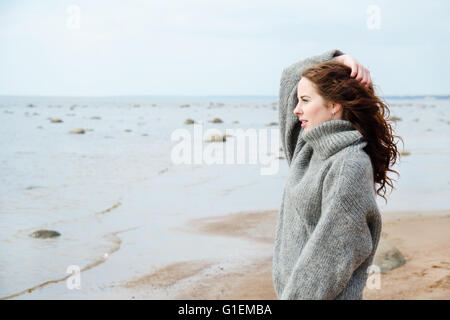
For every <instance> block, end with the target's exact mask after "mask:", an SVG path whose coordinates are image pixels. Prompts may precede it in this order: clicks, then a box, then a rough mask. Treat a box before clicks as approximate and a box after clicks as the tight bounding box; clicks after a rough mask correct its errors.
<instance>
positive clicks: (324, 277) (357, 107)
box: [273, 50, 398, 299]
mask: <svg viewBox="0 0 450 320" xmlns="http://www.w3.org/2000/svg"><path fill="white" fill-rule="evenodd" d="M385 111H389V109H388V108H387V106H386V105H385V104H384V103H383V102H382V101H381V100H380V99H379V98H378V97H377V96H376V95H375V94H374V91H373V87H372V84H371V79H370V74H369V72H368V71H367V69H365V68H364V67H363V66H361V65H360V64H359V63H358V62H357V61H356V60H355V59H353V58H351V57H350V56H348V55H344V54H343V53H342V52H341V51H339V50H331V51H328V52H325V53H324V54H322V55H319V56H315V57H312V58H309V59H306V60H303V61H300V62H298V63H295V64H294V65H291V66H290V67H288V68H286V69H285V70H284V71H283V74H282V77H281V86H280V96H279V116H280V130H281V139H282V145H283V149H284V151H285V154H286V159H287V161H288V165H289V175H288V177H287V181H286V186H285V189H284V193H283V200H282V203H281V208H280V215H279V218H278V223H277V227H276V237H275V245H274V255H273V283H274V288H275V292H276V294H277V296H278V298H279V299H362V292H363V289H364V286H365V284H366V281H367V277H368V273H367V272H369V271H371V270H370V269H368V268H369V266H370V265H371V263H372V261H373V257H374V254H375V251H376V249H377V246H378V241H379V238H380V233H381V223H382V221H381V216H380V212H379V210H378V206H377V202H376V195H377V193H378V194H379V195H380V196H382V197H383V198H385V197H384V195H383V194H381V191H383V190H384V189H385V184H386V183H387V184H388V185H390V186H391V187H392V183H391V179H390V178H388V177H387V176H386V172H387V171H392V172H396V171H395V170H391V169H390V168H389V165H390V164H394V163H395V160H396V158H397V153H398V151H397V148H396V145H395V144H394V143H393V135H392V129H391V126H390V125H389V123H387V121H386V119H385V118H384V115H385ZM396 173H397V172H396ZM397 174H398V173H397ZM375 183H378V184H380V188H379V189H378V190H377V191H376V190H375ZM385 199H386V198H385Z"/></svg>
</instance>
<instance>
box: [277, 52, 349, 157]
mask: <svg viewBox="0 0 450 320" xmlns="http://www.w3.org/2000/svg"><path fill="white" fill-rule="evenodd" d="M342 54H343V53H342V52H341V51H339V50H335V49H334V50H329V51H326V52H324V53H322V54H320V55H317V56H313V57H309V58H307V59H304V60H301V61H298V62H296V63H294V64H292V65H290V66H288V67H286V68H285V69H283V72H282V74H281V80H280V90H279V98H278V106H279V107H278V115H279V122H280V137H281V144H282V146H283V150H284V152H285V155H286V159H287V162H288V165H290V164H291V160H292V156H293V154H294V149H295V146H296V145H297V138H298V136H299V134H300V131H301V130H302V129H303V128H302V127H301V124H300V122H299V121H298V118H297V117H296V116H295V115H294V114H293V111H294V109H295V106H296V105H297V102H298V99H297V85H298V82H299V81H300V79H301V73H302V71H303V70H305V69H307V68H309V67H311V66H313V65H314V64H318V63H321V62H325V61H328V60H331V59H333V58H334V57H336V56H340V55H342Z"/></svg>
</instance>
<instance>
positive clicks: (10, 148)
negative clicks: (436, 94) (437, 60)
mask: <svg viewBox="0 0 450 320" xmlns="http://www.w3.org/2000/svg"><path fill="white" fill-rule="evenodd" d="M392 105H393V110H392V111H393V113H392V115H393V116H396V117H397V118H398V119H401V120H398V121H397V133H398V134H399V135H401V136H402V137H403V139H404V141H405V145H404V148H403V146H402V145H401V144H400V149H401V148H403V150H404V151H407V153H405V156H403V157H402V159H401V161H400V163H398V164H397V165H396V167H395V170H398V171H399V172H400V177H397V176H396V175H392V177H393V178H394V179H395V180H397V181H396V182H395V186H396V189H395V190H394V191H393V192H392V194H389V193H388V195H387V196H388V200H389V201H388V203H386V204H385V203H384V201H383V200H382V199H377V200H378V204H379V208H380V211H381V212H382V213H383V222H384V223H385V225H384V229H383V231H384V235H385V237H386V238H387V239H389V241H390V242H391V243H392V244H393V245H395V246H396V247H397V248H398V249H399V250H400V252H401V253H402V254H403V255H404V257H405V259H406V260H407V262H406V264H405V265H403V266H401V267H399V268H398V269H394V270H392V271H389V272H387V273H385V274H383V275H382V290H366V292H365V298H366V299H396V298H401V299H408V298H412V299H422V298H425V299H428V298H430V299H436V298H447V299H448V298H449V294H448V293H446V292H448V291H449V290H448V289H449V265H448V263H449V260H448V257H449V256H450V255H449V251H448V249H447V250H446V248H447V247H448V244H449V242H450V241H449V240H450V239H449V236H448V230H449V222H448V221H449V220H448V219H449V218H448V216H449V215H450V210H449V208H448V201H446V199H448V196H449V188H448V186H449V181H450V180H449V174H448V172H449V170H448V169H449V165H448V154H449V149H448V146H449V138H448V137H450V135H448V134H447V133H448V131H449V130H450V126H449V125H448V124H449V123H448V122H447V121H448V120H447V119H446V110H448V106H449V100H448V99H442V100H438V99H431V98H424V99H409V100H408V99H406V100H400V99H397V100H394V101H393V103H392ZM255 114H257V115H258V116H257V117H255ZM277 117H278V110H277V102H276V98H271V97H260V98H248V99H244V98H227V99H225V98H223V99H222V98H220V99H218V98H217V99H210V98H209V97H203V98H198V99H197V98H196V99H194V98H190V99H185V98H164V99H163V98H160V99H155V98H151V97H148V98H125V97H124V98H120V99H119V98H108V97H105V98H95V99H94V98H58V97H33V98H30V97H0V118H1V121H2V123H3V124H4V125H3V126H1V127H0V133H1V134H2V136H4V137H5V139H3V140H2V142H3V143H0V146H1V148H0V149H1V155H2V160H1V161H0V172H1V176H2V179H3V182H4V183H3V184H1V185H0V195H1V196H0V217H1V220H2V222H3V223H2V224H0V231H1V232H0V252H1V253H2V254H1V255H0V299H274V298H276V297H275V293H274V290H273V285H272V272H271V266H272V251H273V238H274V232H275V226H276V219H277V215H278V210H277V209H278V208H279V205H280V201H281V197H282V192H283V188H284V185H285V181H286V178H287V175H288V170H289V168H288V166H287V163H286V161H285V159H284V158H283V157H282V155H283V152H282V150H280V149H279V146H278V145H274V146H273V148H272V146H271V148H269V149H267V150H265V149H261V150H259V149H258V148H256V147H255V146H256V144H250V143H248V144H246V145H244V148H243V150H248V151H249V155H250V153H252V154H254V155H258V157H257V160H258V161H256V162H255V163H252V162H250V161H249V160H248V159H247V160H248V161H245V163H244V164H240V163H231V164H220V163H213V164H210V163H206V162H205V161H200V162H199V163H197V162H193V163H175V162H174V161H173V158H172V151H173V150H174V148H175V147H176V146H179V143H180V142H177V141H174V140H173V139H172V133H174V132H180V130H181V131H182V132H185V133H187V134H188V136H189V137H192V142H193V144H194V145H196V146H199V147H201V148H203V151H205V150H206V151H207V150H210V149H209V148H210V146H211V144H210V143H209V142H206V141H204V138H206V136H207V134H206V133H207V130H210V129H217V130H219V131H220V132H222V133H225V132H226V130H228V129H243V130H248V129H250V130H255V129H258V130H262V132H266V133H267V134H268V135H269V133H270V136H272V135H271V132H272V130H274V131H275V132H278V127H277V123H274V122H273V121H274V119H275V120H276V119H277ZM215 118H220V119H222V121H223V122H214V121H213V119H215ZM188 119H193V120H195V122H197V123H198V124H202V126H201V128H202V133H203V136H202V135H197V134H196V132H197V131H196V127H193V126H192V124H186V122H185V121H186V120H188ZM77 128H78V129H83V130H84V133H83V134H73V133H71V132H72V130H74V129H77ZM258 132H259V131H258ZM273 138H278V137H277V136H276V135H274V136H273ZM237 140H238V139H235V138H233V137H232V136H231V137H228V138H227V139H226V141H225V142H223V143H219V144H215V145H216V146H218V147H217V150H218V155H220V148H223V150H224V151H225V154H227V152H228V151H226V150H225V147H229V146H233V147H237ZM9 141H14V143H9ZM255 141H256V140H255ZM274 141H276V140H275V139H274ZM194 142H195V143H194ZM401 150H402V149H401ZM250 151H251V152H250ZM256 151H261V152H256ZM280 156H281V157H280ZM205 159H206V158H205ZM205 159H203V160H205ZM272 165H273V168H275V169H276V170H275V171H274V174H269V175H263V174H262V173H261V172H262V169H264V168H270V167H271V166H272ZM43 229H45V230H47V229H48V230H54V231H56V232H58V233H59V234H60V236H58V237H56V238H49V239H37V238H34V237H31V236H30V235H31V234H32V233H34V232H36V231H38V230H43ZM73 267H75V268H79V270H80V271H81V289H79V290H75V289H73V288H71V286H70V285H69V282H70V281H69V280H70V279H71V277H70V276H71V273H70V272H68V270H72V269H71V268H73Z"/></svg>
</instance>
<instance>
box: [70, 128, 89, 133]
mask: <svg viewBox="0 0 450 320" xmlns="http://www.w3.org/2000/svg"><path fill="white" fill-rule="evenodd" d="M84 132H85V131H84V129H82V128H78V129H73V130H71V131H69V133H72V134H84Z"/></svg>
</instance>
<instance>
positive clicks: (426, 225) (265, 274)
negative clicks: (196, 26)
mask: <svg viewBox="0 0 450 320" xmlns="http://www.w3.org/2000/svg"><path fill="white" fill-rule="evenodd" d="M449 214H450V212H449ZM430 215H431V214H430ZM276 219H277V211H264V212H241V213H236V214H230V215H226V216H221V217H214V218H203V219H195V220H191V221H190V222H189V223H188V227H189V228H190V229H191V231H192V232H196V233H201V234H204V235H205V237H210V236H214V235H220V236H224V235H226V236H230V237H241V238H246V239H247V240H248V241H252V242H253V243H254V244H255V250H259V249H260V248H262V247H261V245H262V246H263V247H265V248H267V244H273V235H274V230H275V224H276ZM449 230H450V215H446V216H442V212H441V213H440V214H439V216H435V217H433V216H431V217H428V215H427V217H414V218H409V219H391V220H388V221H386V222H383V233H382V237H383V238H385V239H386V240H388V241H389V242H390V243H392V244H394V245H395V246H396V247H397V248H398V249H399V250H400V251H401V252H402V254H403V255H404V257H405V259H406V263H405V264H404V265H403V266H401V267H398V268H395V269H393V270H390V271H387V272H385V273H382V274H381V286H380V289H369V288H368V286H366V287H365V289H364V299H366V300H368V299H376V300H378V299H381V300H383V299H389V300H391V299H450V258H449V257H450V246H449V243H450V233H449V232H448V231H449ZM205 241H207V238H205ZM265 252H266V256H264V254H262V255H261V258H260V259H252V260H249V261H247V262H246V263H245V265H242V266H234V267H230V268H221V267H218V266H220V263H217V262H216V263H214V262H212V261H203V262H201V261H192V262H189V261H187V262H184V263H176V264H173V265H169V266H167V268H164V270H160V271H159V272H156V273H153V274H150V275H148V276H147V277H143V278H141V279H137V280H134V281H132V282H130V283H131V284H132V285H131V286H130V283H129V284H128V285H127V287H128V288H133V289H134V290H138V289H144V291H141V292H142V294H141V295H140V298H144V299H145V298H149V297H148V295H147V297H146V295H145V293H144V292H145V288H146V286H147V289H150V288H156V287H157V286H158V284H160V285H161V286H163V287H164V288H166V289H168V291H166V294H167V296H166V298H170V299H236V300H241V299H276V295H275V292H274V289H273V284H272V269H271V268H272V256H271V254H270V255H269V254H267V253H268V251H267V250H266V251H265ZM208 268H209V269H208ZM205 270H210V271H211V272H204V271H205ZM149 279H150V280H152V281H150V283H149ZM181 279H184V280H186V279H189V281H181V282H179V283H178V285H174V284H175V283H176V280H181ZM170 285H174V286H173V287H172V290H170Z"/></svg>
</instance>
